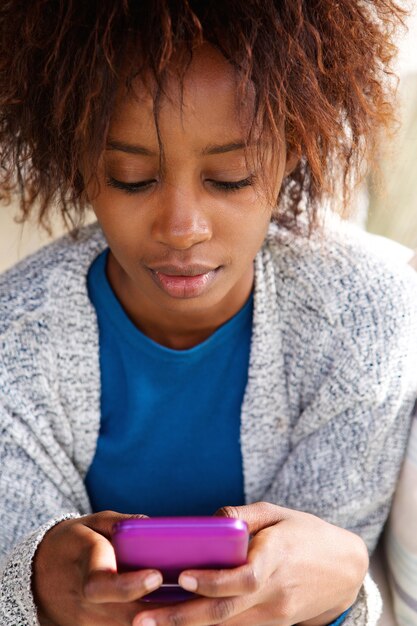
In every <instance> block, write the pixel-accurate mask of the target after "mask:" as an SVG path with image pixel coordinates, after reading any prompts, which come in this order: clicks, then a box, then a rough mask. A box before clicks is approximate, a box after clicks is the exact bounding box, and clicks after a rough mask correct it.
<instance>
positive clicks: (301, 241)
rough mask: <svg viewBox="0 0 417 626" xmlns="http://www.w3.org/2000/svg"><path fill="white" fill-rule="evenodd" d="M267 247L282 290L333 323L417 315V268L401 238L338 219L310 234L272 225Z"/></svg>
mask: <svg viewBox="0 0 417 626" xmlns="http://www.w3.org/2000/svg"><path fill="white" fill-rule="evenodd" d="M266 247H267V249H268V251H269V253H270V259H271V261H272V263H273V265H274V270H275V276H276V280H277V283H278V284H279V285H280V287H281V289H282V287H283V286H285V288H284V292H287V293H288V291H291V293H292V294H293V297H294V299H295V300H296V301H298V302H299V303H301V304H304V305H306V310H308V311H310V312H313V311H315V312H316V313H317V314H320V316H321V317H323V316H325V317H326V318H327V320H328V322H329V324H331V325H334V324H343V325H344V326H345V327H346V326H349V325H351V324H353V325H354V326H355V325H357V324H358V323H359V322H360V318H358V315H362V316H364V317H365V318H369V316H371V317H372V319H373V321H374V322H377V320H378V318H379V317H380V316H385V315H389V316H390V317H392V316H394V317H395V316H397V317H398V318H402V317H404V315H405V316H407V315H410V316H411V317H412V318H416V319H417V273H416V272H414V271H413V270H412V269H411V268H410V267H409V266H408V265H407V260H408V258H409V257H410V256H411V252H409V251H408V249H407V248H404V247H402V246H400V245H399V244H396V243H395V242H392V241H389V240H381V239H380V238H378V240H377V239H376V238H375V237H374V236H372V235H369V234H368V233H364V232H363V231H361V230H359V229H358V228H356V227H353V226H350V225H340V226H339V225H334V224H332V225H331V226H329V227H328V228H327V229H325V230H323V231H321V232H320V233H318V234H314V235H313V236H311V237H310V238H308V237H301V236H298V237H297V236H292V235H290V234H288V233H283V232H282V231H280V230H279V229H277V228H271V229H270V231H269V233H268V237H267V239H266ZM375 316H376V317H375Z"/></svg>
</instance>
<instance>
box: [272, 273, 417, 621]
mask: <svg viewBox="0 0 417 626" xmlns="http://www.w3.org/2000/svg"><path fill="white" fill-rule="evenodd" d="M375 282H376V281H375ZM410 286H412V287H413V289H414V290H415V287H416V283H415V281H414V277H413V281H412V283H411V285H410V282H408V285H405V284H404V282H401V281H400V280H398V279H396V280H392V282H391V284H390V290H387V288H386V287H387V286H386V285H385V292H384V290H383V289H382V288H381V287H380V286H378V285H377V286H375V284H373V285H372V287H371V288H370V289H368V290H367V292H366V293H367V298H366V299H365V300H364V298H363V297H362V299H361V300H359V299H358V295H357V293H355V292H354V291H353V290H350V291H349V289H348V287H349V286H348V285H345V289H344V292H343V293H347V301H346V300H345V301H344V302H343V301H341V302H340V306H339V310H340V311H341V312H340V315H339V317H338V318H337V319H336V321H335V316H334V317H333V319H331V322H332V323H329V317H327V318H326V316H325V315H324V314H323V311H324V310H325V308H324V306H323V309H322V311H321V315H319V314H318V313H316V315H315V317H314V325H313V324H312V323H309V322H308V321H306V322H305V323H304V324H303V325H302V330H301V331H300V330H299V332H298V336H297V337H296V338H294V336H293V337H292V338H291V339H292V341H293V345H292V346H291V348H288V349H287V352H288V353H290V352H291V354H292V355H293V359H294V361H296V363H295V365H293V367H292V370H293V371H295V372H296V374H294V375H293V377H292V379H291V378H290V379H289V380H288V389H289V392H288V393H289V396H290V395H291V393H292V405H293V406H294V407H297V410H298V415H297V416H296V417H295V418H294V427H293V428H292V430H291V440H290V442H289V453H288V455H287V457H286V459H285V461H284V462H283V464H282V466H281V467H280V468H279V469H278V471H277V472H276V475H275V477H274V480H273V482H272V484H271V485H270V486H269V488H268V489H267V491H266V493H265V495H264V499H265V500H267V501H270V502H276V503H277V504H281V505H283V506H287V507H289V508H293V509H297V510H301V511H306V512H309V513H312V514H314V515H317V516H318V517H320V518H322V519H325V520H327V521H329V522H331V523H333V524H335V525H337V526H340V527H343V528H346V529H349V530H350V531H352V532H354V533H356V534H358V535H359V536H361V537H362V538H363V540H364V541H365V543H366V544H367V546H368V549H369V550H370V551H372V550H373V549H374V547H375V545H376V542H377V539H378V537H379V535H380V533H381V531H382V528H383V525H384V523H385V520H386V518H387V516H388V513H389V509H390V505H391V501H392V497H393V493H394V489H395V486H396V483H397V480H398V475H399V471H400V467H401V464H402V459H403V457H404V453H405V448H406V444H407V439H408V434H409V430H410V424H411V415H412V409H413V405H414V401H415V398H416V393H417V377H416V375H415V364H416V363H417V306H416V304H415V303H414V302H413V298H412V297H411V295H412V293H410V292H411V289H410ZM413 293H415V291H414V292H413ZM341 297H344V296H341ZM414 300H415V298H414ZM311 317H312V316H311V312H310V318H311ZM299 328H300V326H299ZM297 341H298V342H299V344H298V346H297V345H296V342H297ZM300 372H301V373H302V376H301V375H300ZM291 390H292V391H291ZM294 390H296V391H294ZM290 401H291V399H290ZM293 412H294V415H295V414H296V409H295V408H294V410H293ZM379 611H380V600H379V592H378V591H377V589H376V586H375V585H374V584H373V583H372V581H371V580H370V578H369V577H368V578H367V580H366V581H365V584H364V586H363V588H362V591H361V593H360V595H359V597H358V599H357V602H356V603H355V605H354V606H353V608H352V610H351V612H350V613H349V615H348V616H347V617H346V620H345V622H344V624H345V625H346V626H351V625H353V624H355V625H359V624H366V625H368V626H371V625H372V624H376V621H377V618H378V613H379Z"/></svg>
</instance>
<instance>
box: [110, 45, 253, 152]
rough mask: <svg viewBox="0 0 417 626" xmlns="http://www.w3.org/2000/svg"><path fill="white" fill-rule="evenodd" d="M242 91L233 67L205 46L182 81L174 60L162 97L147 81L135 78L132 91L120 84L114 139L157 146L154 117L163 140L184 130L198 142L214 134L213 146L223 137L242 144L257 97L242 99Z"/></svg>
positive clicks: (111, 132) (248, 94)
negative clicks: (138, 138)
mask: <svg viewBox="0 0 417 626" xmlns="http://www.w3.org/2000/svg"><path fill="white" fill-rule="evenodd" d="M238 86H239V78H238V75H237V72H236V70H235V69H234V68H233V67H232V65H231V64H230V63H229V62H228V61H227V60H226V59H225V58H224V57H223V56H222V55H221V53H220V52H219V51H217V50H216V49H215V48H214V47H212V46H210V45H209V44H204V45H202V46H200V47H199V48H198V49H197V50H195V52H194V54H193V57H192V60H191V63H190V65H189V66H188V68H187V70H186V72H185V74H184V76H183V79H182V80H180V78H179V75H178V71H177V68H176V66H175V60H174V61H173V63H172V66H171V67H170V68H169V73H168V77H167V79H166V80H165V81H164V84H163V89H162V91H160V92H159V93H158V90H157V87H156V83H155V81H153V80H152V79H149V78H148V77H147V80H146V81H145V80H144V78H143V77H136V78H135V79H134V81H133V82H132V85H131V88H130V89H129V90H128V89H127V88H126V87H125V86H124V85H123V86H122V85H121V86H120V88H119V90H118V94H117V98H116V103H115V107H114V111H113V115H112V118H111V122H110V134H111V135H112V136H113V135H115V136H117V137H119V136H120V135H123V136H125V135H126V133H127V134H130V135H131V134H135V135H140V136H142V137H144V138H147V139H148V140H149V141H152V142H154V141H156V140H157V132H156V126H155V117H156V118H157V120H158V131H159V132H160V135H161V138H164V137H165V138H169V136H170V135H173V134H174V135H177V134H178V132H179V131H181V133H182V134H184V135H187V134H192V135H193V136H194V137H195V138H196V139H197V138H198V136H200V135H201V136H204V137H205V138H207V136H209V135H212V136H213V141H218V140H219V139H222V140H223V139H224V138H225V137H224V133H225V132H227V136H228V137H231V136H236V137H240V138H241V139H243V138H244V137H245V135H247V133H248V130H249V128H250V125H251V122H252V117H253V103H254V94H253V93H252V92H251V91H250V90H249V93H247V94H246V97H245V98H244V99H242V98H240V97H239V95H238V94H239V89H238ZM156 96H158V97H157V98H156ZM155 101H157V105H156V106H155Z"/></svg>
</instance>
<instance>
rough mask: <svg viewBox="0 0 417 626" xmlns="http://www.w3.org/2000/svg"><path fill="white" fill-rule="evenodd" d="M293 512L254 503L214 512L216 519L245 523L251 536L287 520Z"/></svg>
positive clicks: (265, 503)
mask: <svg viewBox="0 0 417 626" xmlns="http://www.w3.org/2000/svg"><path fill="white" fill-rule="evenodd" d="M292 513H293V511H292V510H291V509H285V508H284V507H282V506H278V505H276V504H271V503H270V502H255V503H254V504H246V505H244V506H224V507H222V508H221V509H218V511H216V512H215V514H214V515H215V516H217V517H230V518H233V519H240V520H243V521H244V522H246V523H247V525H248V528H249V532H250V534H251V535H253V534H255V533H257V532H259V531H260V530H262V529H263V528H268V527H269V526H273V525H274V524H278V523H279V522H282V521H283V520H285V519H288V518H289V517H290V516H291V514H292Z"/></svg>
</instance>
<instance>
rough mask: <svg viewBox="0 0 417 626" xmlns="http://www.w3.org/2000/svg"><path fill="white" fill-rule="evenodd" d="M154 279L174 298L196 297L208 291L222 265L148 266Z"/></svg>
mask: <svg viewBox="0 0 417 626" xmlns="http://www.w3.org/2000/svg"><path fill="white" fill-rule="evenodd" d="M148 269H149V271H150V273H151V277H152V279H153V281H154V282H155V283H156V284H157V285H158V287H159V288H160V289H162V291H164V292H165V293H167V294H168V295H169V296H171V297H173V298H195V297H197V296H200V295H202V294H203V293H204V292H206V291H207V290H208V289H209V288H210V286H211V285H212V284H213V282H214V281H215V280H216V278H217V276H218V275H219V273H220V271H221V269H222V266H221V265H220V266H218V267H214V268H213V267H209V266H207V265H198V264H195V265H187V266H179V265H161V266H158V267H149V268H148Z"/></svg>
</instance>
